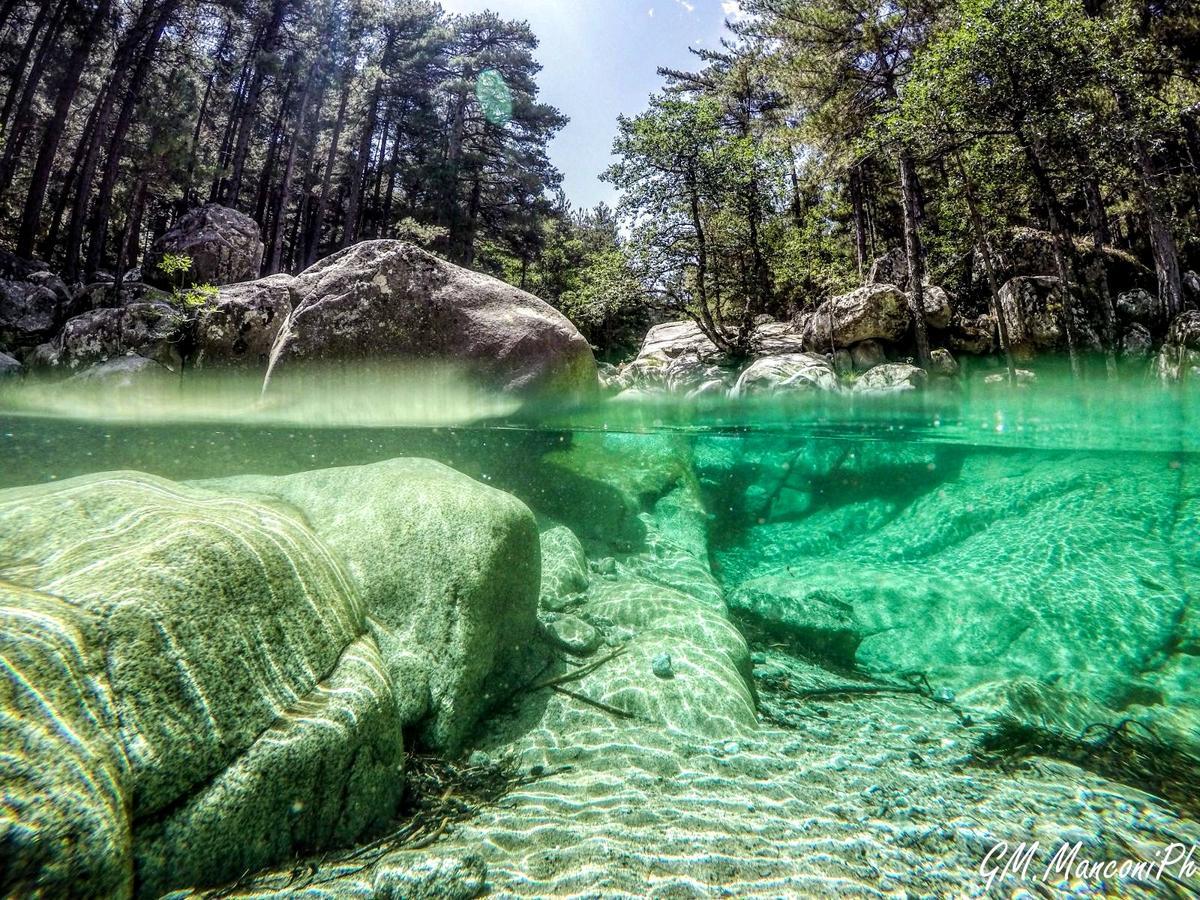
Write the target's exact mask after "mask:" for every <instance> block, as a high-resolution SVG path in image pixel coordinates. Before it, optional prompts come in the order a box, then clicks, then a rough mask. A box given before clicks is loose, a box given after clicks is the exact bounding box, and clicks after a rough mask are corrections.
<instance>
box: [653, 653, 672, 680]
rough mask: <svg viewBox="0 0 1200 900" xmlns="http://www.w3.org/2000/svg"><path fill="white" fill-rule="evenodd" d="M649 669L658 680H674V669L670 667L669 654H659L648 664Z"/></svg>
mask: <svg viewBox="0 0 1200 900" xmlns="http://www.w3.org/2000/svg"><path fill="white" fill-rule="evenodd" d="M650 669H651V671H653V672H654V674H655V675H657V676H658V677H659V678H674V677H675V669H674V667H673V666H672V665H671V654H669V653H660V654H658V656H656V657H654V659H653V660H652V661H651V663H650Z"/></svg>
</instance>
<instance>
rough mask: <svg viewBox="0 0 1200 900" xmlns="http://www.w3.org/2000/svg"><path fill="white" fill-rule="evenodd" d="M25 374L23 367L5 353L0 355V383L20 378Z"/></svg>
mask: <svg viewBox="0 0 1200 900" xmlns="http://www.w3.org/2000/svg"><path fill="white" fill-rule="evenodd" d="M23 374H25V367H24V366H22V365H21V364H20V363H19V362H18V361H17V360H15V359H13V358H12V357H11V356H9V355H8V354H7V353H0V381H4V380H5V379H10V378H13V379H15V378H20V377H21V376H22V375H23Z"/></svg>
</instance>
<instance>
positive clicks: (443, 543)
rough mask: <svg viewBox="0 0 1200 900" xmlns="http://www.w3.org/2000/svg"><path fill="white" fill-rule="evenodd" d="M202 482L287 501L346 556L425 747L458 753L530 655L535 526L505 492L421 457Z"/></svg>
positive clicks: (404, 715)
mask: <svg viewBox="0 0 1200 900" xmlns="http://www.w3.org/2000/svg"><path fill="white" fill-rule="evenodd" d="M206 486H208V487H209V488H211V489H214V490H219V491H220V492H222V493H234V494H246V495H250V496H259V497H268V498H274V499H276V500H278V501H283V502H285V503H287V504H289V505H290V506H292V507H294V508H296V509H298V510H300V511H301V512H302V513H303V514H304V517H305V520H306V521H307V522H308V523H309V524H310V525H311V527H312V528H313V530H314V531H315V532H316V534H317V535H318V536H319V537H320V538H322V539H323V540H324V541H325V542H326V543H327V544H328V545H329V546H330V547H332V548H333V549H334V550H335V551H336V552H337V553H338V554H339V555H340V556H341V558H342V559H344V560H345V561H346V565H347V567H348V569H349V571H350V574H351V576H352V577H353V578H354V580H355V582H356V583H357V584H358V586H359V588H360V592H361V596H362V598H363V601H364V603H365V605H366V609H367V613H368V616H369V623H370V629H371V633H372V634H373V635H374V637H375V639H376V640H377V641H378V644H379V648H380V650H381V652H382V658H383V663H384V666H385V669H386V671H387V672H388V674H389V677H390V679H391V681H392V683H394V684H395V685H396V691H397V695H398V697H397V701H398V703H399V705H400V708H401V713H400V716H401V719H402V721H403V722H404V724H405V725H406V726H407V727H411V728H414V729H415V730H416V731H417V732H418V733H419V735H420V739H421V741H422V743H423V744H424V745H425V746H427V747H429V748H431V749H434V750H438V751H442V752H447V753H455V752H457V750H458V749H459V748H460V747H461V746H462V742H463V739H464V738H465V737H466V735H467V734H468V733H469V732H470V730H471V729H472V728H473V727H474V725H475V723H476V721H477V720H478V719H479V717H480V716H481V715H482V714H483V713H484V712H485V711H487V710H488V709H490V708H491V707H492V706H494V705H495V704H496V703H498V702H500V701H501V700H503V699H506V698H507V697H508V696H509V695H510V693H511V692H512V691H513V690H514V689H515V688H516V687H517V686H518V685H519V684H520V683H522V681H523V679H525V678H527V677H529V674H530V673H529V671H528V670H529V668H530V667H531V666H535V665H536V664H537V663H538V662H539V660H538V659H537V657H536V655H535V653H534V648H533V646H532V641H531V639H532V638H533V636H534V634H535V632H536V628H537V603H538V582H539V572H540V554H539V551H538V532H537V524H536V522H535V521H534V518H533V514H532V513H531V512H530V511H529V510H528V509H527V508H526V507H525V505H524V504H522V503H521V502H520V501H519V500H517V499H516V498H514V497H511V496H509V495H508V494H504V493H501V492H500V491H497V490H495V489H493V488H489V487H486V486H485V485H483V484H480V483H479V482H477V481H474V480H472V479H470V478H468V477H467V476H466V475H462V474H460V473H458V472H456V471H454V470H453V469H449V468H446V467H445V466H443V465H440V464H438V463H434V462H430V461H428V460H421V459H396V460H392V461H390V462H385V463H378V464H376V465H371V466H361V467H351V468H343V469H327V470H324V471H318V472H304V473H301V474H298V475H289V476H286V477H281V478H266V477H254V476H249V477H240V478H231V479H226V480H222V481H217V482H207V483H206Z"/></svg>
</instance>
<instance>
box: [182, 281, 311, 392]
mask: <svg viewBox="0 0 1200 900" xmlns="http://www.w3.org/2000/svg"><path fill="white" fill-rule="evenodd" d="M291 284H292V278H291V276H289V275H272V276H271V277H269V278H263V279H260V280H259V281H248V282H244V283H242V284H232V285H227V286H225V287H222V288H221V289H220V290H219V291H218V292H217V297H216V300H214V301H213V302H211V303H207V304H205V305H204V306H203V307H202V308H201V309H200V312H199V314H198V315H197V317H196V360H195V363H196V366H197V367H198V368H204V367H211V366H250V367H253V368H257V369H265V368H266V367H267V362H268V360H269V359H270V356H271V347H272V345H273V344H274V343H275V339H276V338H277V337H278V336H279V331H280V329H281V328H282V327H283V323H284V322H285V321H286V320H287V316H288V313H290V312H291V311H292V292H291Z"/></svg>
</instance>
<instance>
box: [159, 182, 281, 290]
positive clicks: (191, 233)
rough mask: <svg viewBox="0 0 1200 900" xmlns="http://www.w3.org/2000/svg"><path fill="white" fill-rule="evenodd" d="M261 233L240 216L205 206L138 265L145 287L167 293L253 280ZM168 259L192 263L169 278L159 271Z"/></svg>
mask: <svg viewBox="0 0 1200 900" xmlns="http://www.w3.org/2000/svg"><path fill="white" fill-rule="evenodd" d="M263 252H264V247H263V242H262V233H261V231H260V230H259V227H258V223H257V222H255V221H254V220H253V219H252V218H250V217H249V216H248V215H246V214H245V213H241V212H238V211H237V210H236V209H230V208H229V207H227V206H220V205H219V204H216V203H209V204H207V205H205V206H201V207H199V208H197V209H193V210H192V211H191V212H189V213H187V214H186V215H184V216H183V218H181V219H180V220H179V221H178V222H177V223H176V224H175V227H173V228H172V229H171V230H170V231H168V232H167V233H166V234H164V235H163V236H162V237H160V238H159V239H158V240H157V241H155V242H154V246H152V247H151V248H150V250H149V251H148V252H147V253H146V258H145V260H144V261H143V263H142V272H143V276H144V278H145V279H146V281H148V282H149V283H150V284H153V285H156V286H158V287H162V288H167V289H168V290H169V289H171V288H175V287H181V286H182V287H188V286H191V285H196V284H212V285H224V284H235V283H237V282H239V281H249V280H250V279H252V278H256V277H258V274H259V270H260V269H261V268H262V262H263ZM167 254H171V255H175V256H186V257H189V258H190V259H191V261H192V266H191V268H190V269H189V270H188V271H187V272H183V273H180V274H177V275H168V274H166V273H165V272H163V271H162V270H161V269H160V268H159V264H160V263H161V262H162V260H163V257H164V256H166V255H167Z"/></svg>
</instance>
